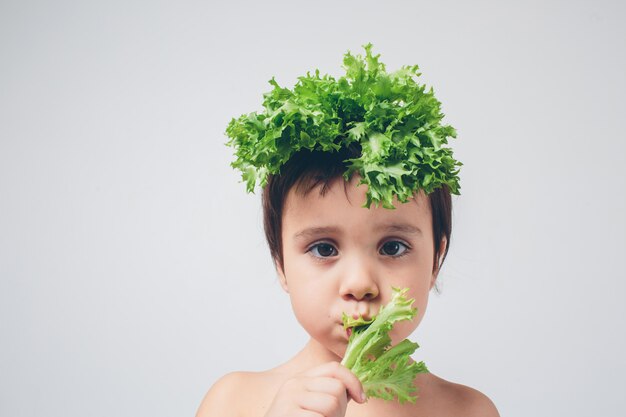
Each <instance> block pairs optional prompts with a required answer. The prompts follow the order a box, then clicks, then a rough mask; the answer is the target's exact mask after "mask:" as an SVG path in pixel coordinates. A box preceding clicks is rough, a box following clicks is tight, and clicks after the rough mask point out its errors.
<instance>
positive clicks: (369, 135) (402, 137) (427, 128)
mask: <svg viewBox="0 0 626 417" xmlns="http://www.w3.org/2000/svg"><path fill="white" fill-rule="evenodd" d="M364 48H365V56H364V57H363V56H361V55H353V54H351V53H350V52H348V53H346V54H345V56H344V59H343V67H344V69H345V71H346V72H345V75H344V76H342V77H339V78H338V79H336V78H334V77H332V76H330V75H320V72H319V71H318V70H316V71H315V72H314V73H313V74H311V73H307V74H306V75H304V76H301V77H298V82H297V83H296V85H295V86H294V87H293V88H292V89H289V88H285V87H281V86H280V85H279V84H278V83H277V82H276V80H275V79H273V78H272V79H271V80H270V84H271V86H272V87H273V89H272V90H271V91H269V92H267V93H265V94H264V95H263V110H262V111H260V112H252V113H248V114H243V115H241V116H240V117H238V118H233V119H232V120H231V121H230V123H229V124H228V127H227V128H226V135H227V136H228V137H229V138H230V140H229V141H228V142H227V144H228V145H229V146H231V147H233V148H234V149H235V157H236V159H235V161H234V162H232V164H231V165H232V166H233V167H234V168H237V169H239V170H240V171H241V175H242V179H243V181H244V182H245V183H246V185H247V190H248V192H253V191H254V189H255V187H256V186H257V185H259V186H261V187H264V186H265V184H266V183H267V177H268V175H274V174H279V173H280V169H281V167H282V166H283V165H284V164H285V163H286V162H287V161H289V159H290V158H291V156H292V155H293V154H294V153H296V152H299V151H303V150H309V151H323V152H337V151H339V150H340V149H342V148H346V147H348V146H353V145H354V146H360V147H361V156H360V157H358V158H355V159H348V160H346V161H345V163H346V166H347V170H346V172H345V173H344V177H345V178H346V179H349V178H350V177H351V176H352V175H353V174H355V173H357V174H359V176H360V183H361V184H366V185H367V187H368V192H367V197H366V201H365V203H364V206H365V207H370V206H371V205H374V206H379V205H382V206H383V207H386V208H390V209H392V208H394V205H393V200H394V197H396V198H397V199H398V201H400V202H406V201H407V200H408V199H409V198H411V197H413V195H414V193H415V192H417V191H420V190H423V191H424V192H425V193H426V194H429V193H431V192H432V191H433V190H434V189H436V188H440V187H443V186H446V187H448V189H449V190H450V192H451V193H453V194H459V190H460V185H459V175H458V174H459V169H460V167H461V165H462V164H461V163H460V162H458V161H457V160H455V159H454V157H453V155H452V149H451V148H450V147H448V139H449V138H455V137H456V131H455V129H454V128H453V127H452V126H449V125H446V124H443V123H442V119H443V117H444V114H443V113H442V112H441V103H440V102H439V101H438V100H437V99H436V98H435V95H434V93H433V90H432V88H427V87H426V86H424V85H423V84H421V83H419V82H418V77H419V76H420V75H421V74H420V72H419V68H418V67H417V65H412V66H403V67H401V68H400V69H398V70H396V71H394V72H387V70H386V68H385V65H384V64H383V63H382V62H380V60H379V57H380V55H375V54H373V53H372V45H371V44H367V45H365V46H364Z"/></svg>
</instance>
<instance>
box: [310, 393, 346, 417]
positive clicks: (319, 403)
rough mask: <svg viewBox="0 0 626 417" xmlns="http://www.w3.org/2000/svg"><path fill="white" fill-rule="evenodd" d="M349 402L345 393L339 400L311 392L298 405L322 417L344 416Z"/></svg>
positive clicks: (328, 395) (331, 396) (332, 396)
mask: <svg viewBox="0 0 626 417" xmlns="http://www.w3.org/2000/svg"><path fill="white" fill-rule="evenodd" d="M347 401H348V400H347V398H346V395H345V393H344V394H342V396H341V397H340V398H337V397H335V396H334V395H330V394H325V393H322V392H309V393H307V395H304V396H302V397H301V398H300V399H299V401H298V405H299V406H300V408H302V409H303V410H309V411H313V412H316V413H319V414H320V415H322V416H329V417H330V416H344V415H345V414H346V407H347Z"/></svg>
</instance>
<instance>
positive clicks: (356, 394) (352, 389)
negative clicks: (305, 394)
mask: <svg viewBox="0 0 626 417" xmlns="http://www.w3.org/2000/svg"><path fill="white" fill-rule="evenodd" d="M304 375H306V376H321V377H333V378H336V379H338V380H340V381H341V382H342V383H343V384H344V386H345V388H346V389H347V390H348V395H350V397H351V398H352V399H354V400H355V401H356V402H358V403H361V404H362V403H364V402H365V401H366V400H367V398H366V396H365V392H364V391H363V385H361V381H359V378H357V377H356V375H354V374H353V373H352V372H350V370H349V369H348V368H346V367H345V366H343V365H341V364H340V363H339V362H329V363H326V364H324V365H320V366H318V367H315V368H313V369H310V370H309V371H308V372H306V373H305V374H304Z"/></svg>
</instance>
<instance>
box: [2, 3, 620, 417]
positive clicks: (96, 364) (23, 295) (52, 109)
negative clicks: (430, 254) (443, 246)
mask: <svg viewBox="0 0 626 417" xmlns="http://www.w3.org/2000/svg"><path fill="white" fill-rule="evenodd" d="M625 10H626V7H625V6H624V3H623V2H619V1H530V2H519V1H517V2H503V1H491V2H487V1H482V2H463V1H457V2H450V1H438V2H433V1H429V2H426V1H388V2H380V1H364V0H361V1H354V0H350V1H316V2H298V1H264V2H259V1H248V2H242V1H230V2H219V3H217V2H213V3H212V2H207V1H205V2H201V1H176V2H165V1H137V0H126V1H116V0H113V1H68V0H62V1H61V0H60V1H50V2H45V1H28V0H25V1H6V0H5V1H2V2H0V60H1V61H0V338H1V339H0V415H2V416H7V417H9V416H11V417H18V416H40V415H46V416H59V417H61V416H63V417H68V416H107V417H108V416H154V417H158V416H183V415H188V416H189V415H193V414H194V413H195V410H196V408H197V406H198V405H199V403H200V401H201V399H202V396H203V395H204V394H205V392H206V391H207V389H208V388H209V387H210V386H211V384H212V383H213V382H215V381H216V379H217V378H219V377H220V376H221V375H223V374H225V373H227V372H230V371H233V370H262V369H267V368H270V367H273V366H275V365H277V364H279V363H280V362H282V361H285V360H286V359H288V358H289V357H290V356H291V355H293V354H294V353H295V352H296V351H298V350H299V349H300V348H301V347H302V346H303V344H304V342H305V341H306V335H305V334H304V332H303V331H302V330H301V329H300V328H299V326H298V324H297V322H296V321H295V319H294V318H293V316H292V313H291V309H290V305H289V300H288V298H287V296H286V295H285V294H284V293H283V291H282V290H281V289H280V286H279V285H278V282H277V280H276V275H275V273H274V270H273V267H272V264H271V262H270V259H269V253H268V250H267V248H266V246H265V243H264V240H263V234H262V228H261V212H260V201H259V196H258V194H257V195H247V194H246V193H245V191H244V188H245V187H244V185H243V184H241V183H240V182H239V176H238V173H236V172H235V171H234V170H232V169H231V168H230V166H229V163H230V161H232V151H231V149H228V148H226V147H225V146H224V142H225V141H226V137H225V136H224V130H225V127H226V125H227V123H228V121H229V120H230V118H232V117H236V116H239V115H240V114H242V113H247V112H250V111H253V110H259V109H260V104H261V94H262V93H263V92H265V91H268V90H269V89H270V88H271V87H270V85H269V84H268V83H267V80H269V79H270V78H271V77H272V76H276V79H277V81H278V82H279V83H280V84H281V85H285V86H289V87H291V86H292V85H293V84H294V82H295V81H296V77H297V76H298V75H301V74H304V73H305V72H306V71H310V70H314V69H315V68H319V69H320V70H321V71H322V72H323V73H330V74H332V75H334V76H340V75H341V74H342V69H341V60H342V57H343V54H344V53H345V52H346V51H347V50H351V51H352V52H355V53H362V49H361V45H363V44H366V43H368V42H372V43H373V44H374V51H375V52H376V53H380V54H381V55H382V57H381V59H382V61H383V62H384V63H386V65H387V68H388V69H389V70H394V69H397V68H399V67H400V66H401V65H404V64H419V65H420V68H421V70H422V72H423V74H424V75H423V77H422V79H423V81H424V82H425V83H427V84H428V85H432V86H433V87H434V89H435V93H436V95H437V97H438V98H439V99H440V100H441V101H442V103H443V111H444V113H446V119H445V121H447V122H448V123H450V124H452V125H453V126H455V127H456V128H457V130H458V132H459V139H457V140H455V141H453V142H452V145H453V147H454V148H455V155H456V156H457V157H458V159H459V160H461V161H462V162H463V163H464V166H463V169H462V172H461V184H462V190H461V191H462V195H461V196H460V197H458V198H455V199H454V204H455V206H454V229H453V238H452V246H451V251H450V254H449V257H448V260H447V262H446V264H445V266H444V269H443V272H442V275H441V277H440V278H441V280H440V285H441V288H442V292H441V294H435V293H433V295H432V297H431V300H430V305H429V310H428V312H427V313H426V317H425V320H424V321H423V323H422V324H421V325H420V328H419V329H418V330H417V331H416V332H415V333H414V335H413V339H414V340H416V341H418V342H419V343H420V345H421V348H420V349H419V350H418V352H417V355H416V358H418V359H419V360H424V361H426V363H427V364H428V366H429V368H430V369H431V370H432V371H433V372H434V373H436V374H438V375H440V376H442V377H443V378H446V379H449V380H452V381H455V382H459V383H463V384H466V385H470V386H473V387H475V388H477V389H479V390H481V391H483V392H484V393H486V394H487V395H488V396H490V397H491V398H492V400H493V401H494V402H495V404H496V405H497V406H498V408H499V410H500V412H501V414H502V415H503V416H510V417H516V416H520V417H521V416H529V415H530V416H569V417H578V416H580V417H582V416H591V415H593V416H621V415H623V413H624V410H625V409H626V396H624V394H623V393H624V388H625V385H624V374H626V359H625V357H626V356H625V355H624V352H626V342H625V339H626V338H625V332H624V317H626V307H625V303H624V301H623V299H624V294H626V284H625V278H626V276H625V273H624V253H626V238H625V236H626V233H625V232H626V221H625V220H624V213H625V212H626V207H625V195H624V194H625V191H624V190H626V184H625V183H626V168H625V165H626V160H625V159H626V157H625V155H626V146H625V144H624V140H625V137H624V136H625V135H624V128H623V123H624V117H625V115H626V112H625V110H626V106H625V105H624V97H625V96H626V80H625V76H624V74H626V47H625V44H624V39H626V25H624V21H625V18H626V12H625Z"/></svg>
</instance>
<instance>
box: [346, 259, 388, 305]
mask: <svg viewBox="0 0 626 417" xmlns="http://www.w3.org/2000/svg"><path fill="white" fill-rule="evenodd" d="M340 292H341V296H342V297H343V298H344V299H347V300H351V299H354V300H357V301H360V300H373V299H375V298H376V297H378V293H379V289H378V284H377V282H376V276H375V271H374V268H372V267H371V266H370V265H368V262H367V260H364V259H362V258H358V257H355V258H354V259H353V260H352V261H351V262H349V263H346V264H345V270H344V271H343V274H342V279H341V285H340Z"/></svg>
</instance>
